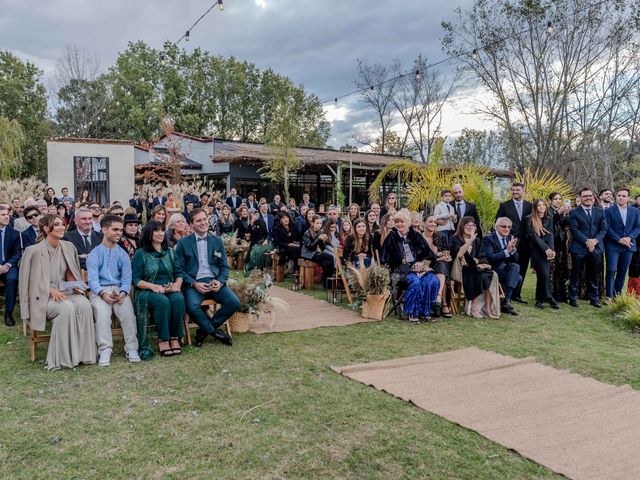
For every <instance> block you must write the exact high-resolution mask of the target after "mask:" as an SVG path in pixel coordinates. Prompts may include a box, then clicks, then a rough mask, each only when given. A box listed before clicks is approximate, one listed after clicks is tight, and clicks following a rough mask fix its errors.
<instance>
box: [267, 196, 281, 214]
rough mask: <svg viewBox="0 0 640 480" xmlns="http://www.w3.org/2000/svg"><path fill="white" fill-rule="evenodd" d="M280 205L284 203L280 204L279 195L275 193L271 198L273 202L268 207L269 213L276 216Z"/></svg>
mask: <svg viewBox="0 0 640 480" xmlns="http://www.w3.org/2000/svg"><path fill="white" fill-rule="evenodd" d="M282 205H284V203H282V202H281V199H280V195H278V194H277V193H276V194H275V195H274V196H273V202H271V205H269V213H270V214H271V215H273V216H274V217H275V216H277V215H278V212H279V211H280V207H282Z"/></svg>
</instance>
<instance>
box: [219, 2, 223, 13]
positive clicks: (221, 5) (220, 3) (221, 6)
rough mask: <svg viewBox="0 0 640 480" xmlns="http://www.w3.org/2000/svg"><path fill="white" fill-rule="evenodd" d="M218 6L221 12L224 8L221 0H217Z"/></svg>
mask: <svg viewBox="0 0 640 480" xmlns="http://www.w3.org/2000/svg"><path fill="white" fill-rule="evenodd" d="M218 8H219V9H220V11H221V12H222V11H223V10H224V3H222V0H218Z"/></svg>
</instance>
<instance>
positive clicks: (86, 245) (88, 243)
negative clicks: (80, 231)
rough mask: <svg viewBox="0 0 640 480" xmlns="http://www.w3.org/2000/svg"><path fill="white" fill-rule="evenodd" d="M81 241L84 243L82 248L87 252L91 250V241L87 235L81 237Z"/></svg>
mask: <svg viewBox="0 0 640 480" xmlns="http://www.w3.org/2000/svg"><path fill="white" fill-rule="evenodd" d="M82 241H83V242H84V248H85V250H86V251H87V252H88V251H89V249H90V248H91V240H89V235H82Z"/></svg>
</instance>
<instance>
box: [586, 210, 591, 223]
mask: <svg viewBox="0 0 640 480" xmlns="http://www.w3.org/2000/svg"><path fill="white" fill-rule="evenodd" d="M587 217H589V221H591V209H590V208H588V209H587Z"/></svg>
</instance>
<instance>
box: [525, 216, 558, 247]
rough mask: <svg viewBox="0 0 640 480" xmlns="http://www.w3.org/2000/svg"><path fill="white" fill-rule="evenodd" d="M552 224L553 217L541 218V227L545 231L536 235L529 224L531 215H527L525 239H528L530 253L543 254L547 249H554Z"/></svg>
mask: <svg viewBox="0 0 640 480" xmlns="http://www.w3.org/2000/svg"><path fill="white" fill-rule="evenodd" d="M532 215H533V214H532ZM553 226H554V219H553V217H552V216H547V218H545V219H544V220H542V228H544V230H546V233H544V232H543V233H542V235H538V234H537V233H536V232H535V230H534V229H533V225H532V224H531V215H529V216H528V217H527V240H528V241H529V245H530V247H531V251H532V253H534V252H537V254H538V256H539V254H540V253H543V254H544V253H545V252H546V251H547V250H548V249H551V250H555V247H554V238H553V237H554V235H553ZM545 255H546V254H545Z"/></svg>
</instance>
